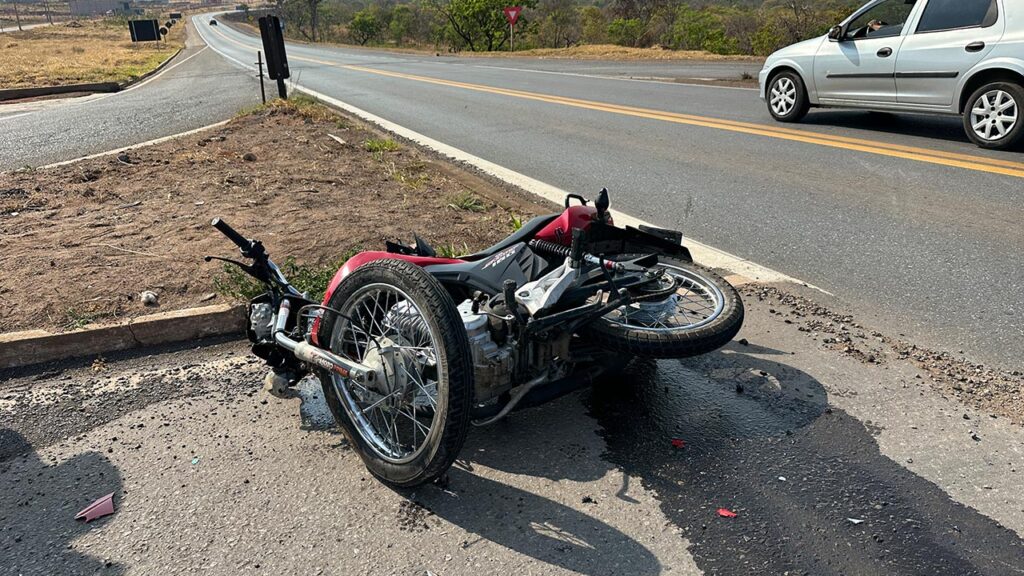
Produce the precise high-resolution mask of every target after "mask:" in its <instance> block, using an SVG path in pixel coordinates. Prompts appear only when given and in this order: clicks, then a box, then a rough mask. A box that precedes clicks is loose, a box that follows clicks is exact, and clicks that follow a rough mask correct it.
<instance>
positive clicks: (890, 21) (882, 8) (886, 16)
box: [846, 0, 917, 40]
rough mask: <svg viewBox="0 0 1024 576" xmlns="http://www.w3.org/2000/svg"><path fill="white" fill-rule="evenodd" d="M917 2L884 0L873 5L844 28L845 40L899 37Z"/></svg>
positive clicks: (910, 0) (913, 0)
mask: <svg viewBox="0 0 1024 576" xmlns="http://www.w3.org/2000/svg"><path fill="white" fill-rule="evenodd" d="M916 2H917V0H884V1H883V2H880V3H878V4H875V5H874V6H872V7H871V8H870V9H868V10H867V11H866V12H864V13H863V14H861V15H859V16H857V17H856V18H854V19H853V20H852V21H851V22H850V23H849V24H848V25H847V26H846V38H847V39H849V40H857V39H861V38H885V37H888V36H899V35H900V33H902V32H903V26H904V24H906V23H907V20H908V19H909V18H910V12H911V11H912V10H913V9H914V4H916Z"/></svg>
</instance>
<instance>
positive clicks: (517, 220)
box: [508, 214, 523, 232]
mask: <svg viewBox="0 0 1024 576" xmlns="http://www.w3.org/2000/svg"><path fill="white" fill-rule="evenodd" d="M508 225H509V227H510V228H512V231H513V232H519V231H520V230H521V229H522V228H523V217H522V216H516V215H515V214H510V215H509V217H508Z"/></svg>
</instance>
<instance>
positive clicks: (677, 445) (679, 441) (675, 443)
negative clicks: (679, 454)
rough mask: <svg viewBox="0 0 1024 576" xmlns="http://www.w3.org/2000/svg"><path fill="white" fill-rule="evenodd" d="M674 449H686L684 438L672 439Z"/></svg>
mask: <svg viewBox="0 0 1024 576" xmlns="http://www.w3.org/2000/svg"><path fill="white" fill-rule="evenodd" d="M672 447H673V448H686V440H683V439H682V438H673V439H672Z"/></svg>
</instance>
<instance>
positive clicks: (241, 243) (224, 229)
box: [210, 218, 252, 252]
mask: <svg viewBox="0 0 1024 576" xmlns="http://www.w3.org/2000/svg"><path fill="white" fill-rule="evenodd" d="M210 224H212V225H213V227H214V228H216V229H217V230H220V232H221V234H223V235H225V236H227V237H228V240H231V241H232V242H234V243H235V245H236V246H238V247H239V248H241V249H242V252H249V251H250V250H252V242H250V241H248V240H246V239H245V238H244V237H243V236H242V235H241V234H239V233H238V232H235V229H234V228H232V227H231V226H229V225H228V223H227V222H225V221H223V220H221V219H220V218H214V219H213V222H211V223H210Z"/></svg>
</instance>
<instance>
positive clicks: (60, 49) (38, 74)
mask: <svg viewBox="0 0 1024 576" xmlns="http://www.w3.org/2000/svg"><path fill="white" fill-rule="evenodd" d="M184 28H185V27H184V26H175V27H173V28H171V30H170V33H169V34H168V35H167V39H166V40H165V41H163V42H137V43H133V42H132V41H131V35H130V34H129V32H128V26H127V25H126V24H125V23H124V22H123V21H120V20H98V21H84V22H82V27H80V28H69V27H67V26H64V25H60V24H58V25H56V26H43V27H40V28H33V29H32V30H25V31H23V32H9V33H7V34H3V35H0V54H2V55H3V56H2V61H3V65H2V66H0V89H6V88H29V87H35V86H62V85H67V84H82V83H89V82H127V81H130V80H133V79H135V78H138V77H140V76H142V75H143V74H146V73H147V72H150V71H152V70H153V69H154V68H156V67H157V66H159V65H160V64H161V63H162V62H163V61H164V60H166V59H167V58H168V57H170V56H171V55H172V54H174V53H175V52H176V51H177V50H178V49H179V48H181V47H182V45H183V40H184V37H185V33H184Z"/></svg>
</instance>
